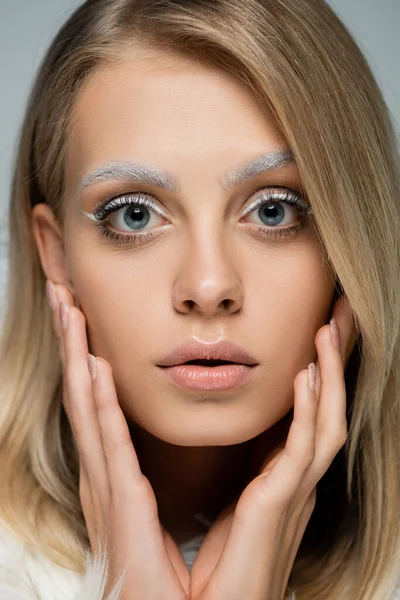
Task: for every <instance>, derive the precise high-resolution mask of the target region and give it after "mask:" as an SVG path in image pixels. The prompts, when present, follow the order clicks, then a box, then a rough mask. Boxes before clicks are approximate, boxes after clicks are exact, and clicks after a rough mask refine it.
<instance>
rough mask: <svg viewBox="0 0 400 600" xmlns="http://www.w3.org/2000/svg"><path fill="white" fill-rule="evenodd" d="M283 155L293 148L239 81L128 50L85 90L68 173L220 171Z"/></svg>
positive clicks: (77, 105) (80, 99)
mask: <svg viewBox="0 0 400 600" xmlns="http://www.w3.org/2000/svg"><path fill="white" fill-rule="evenodd" d="M282 148H287V144H286V143H285V139H284V138H283V136H282V134H281V133H280V131H279V129H278V128H277V127H276V126H275V124H274V122H273V120H272V119H271V117H270V116H269V114H268V112H267V110H266V109H265V108H264V107H261V106H260V105H259V104H258V103H257V101H256V100H255V98H254V96H253V95H252V94H251V92H250V90H248V89H247V88H246V87H245V86H244V85H243V84H241V83H240V82H238V80H237V79H235V78H234V77H233V76H231V75H229V74H227V73H224V72H222V71H220V70H217V69H215V68H212V67H209V66H205V65H200V64H198V63H196V62H194V61H192V60H189V59H187V58H182V57H180V56H166V55H157V54H154V55H150V56H147V55H145V56H141V55H139V56H138V55H136V54H135V53H133V51H132V52H131V53H130V52H128V51H125V52H124V54H123V55H121V56H119V57H118V60H116V61H115V62H111V63H107V64H103V65H101V66H100V67H98V68H97V69H96V70H95V71H94V72H93V73H92V74H91V76H90V77H89V78H88V79H87V81H86V82H85V83H84V85H83V87H82V89H81V90H80V93H79V95H78V97H77V99H76V102H75V105H74V108H73V111H72V118H71V125H70V129H69V136H68V146H67V173H70V174H72V173H73V174H74V176H76V177H79V178H82V177H83V176H84V175H85V174H86V173H87V172H88V171H89V170H94V169H96V168H97V167H99V166H100V165H102V164H105V163H107V162H114V161H116V160H120V161H126V160H136V161H139V162H148V163H151V164H159V165H160V166H163V167H165V168H166V169H167V170H168V169H170V170H171V171H175V172H176V171H177V168H179V165H181V166H184V167H185V169H186V170H187V169H190V168H191V167H192V166H193V168H200V169H201V167H202V165H204V166H206V167H207V168H208V169H210V168H213V167H214V166H215V168H217V169H218V172H220V170H221V169H224V168H226V169H227V168H229V166H230V165H234V164H238V163H240V162H241V160H242V159H243V158H244V159H245V160H246V159H248V158H249V155H250V156H251V155H257V154H262V153H263V152H265V151H268V150H272V149H282Z"/></svg>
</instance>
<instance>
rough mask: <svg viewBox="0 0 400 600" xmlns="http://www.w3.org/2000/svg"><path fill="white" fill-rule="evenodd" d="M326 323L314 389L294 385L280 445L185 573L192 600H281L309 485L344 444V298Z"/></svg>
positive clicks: (347, 344)
mask: <svg viewBox="0 0 400 600" xmlns="http://www.w3.org/2000/svg"><path fill="white" fill-rule="evenodd" d="M332 317H334V318H335V319H336V321H337V324H338V326H339V330H340V351H339V350H337V349H336V348H335V346H334V345H333V343H332V338H331V331H330V325H329V324H328V325H324V326H323V327H321V329H319V331H318V332H317V334H316V337H315V345H316V348H317V352H318V360H317V361H316V387H315V390H312V389H310V387H309V380H308V370H307V369H304V370H302V371H300V372H299V373H298V374H297V376H296V378H295V380H294V389H295V400H294V414H293V420H292V423H291V425H290V429H289V434H288V436H287V439H286V440H285V441H284V442H282V444H281V446H280V447H275V448H274V449H273V451H272V452H270V453H269V455H267V456H266V457H265V459H264V462H263V464H262V466H261V469H260V472H259V474H258V476H257V477H255V478H254V479H253V480H252V481H251V482H250V483H249V485H247V487H246V488H245V489H244V491H243V492H242V494H241V496H240V498H239V500H235V501H233V502H232V503H231V504H230V505H229V506H227V507H226V508H225V509H224V510H223V511H222V513H221V514H220V515H219V517H218V518H217V520H216V521H215V523H214V524H213V525H212V526H211V528H210V530H209V531H208V533H207V535H206V537H205V539H204V542H203V544H202V546H201V548H200V550H199V553H198V555H197V557H196V560H195V562H194V565H193V568H192V572H191V595H190V597H191V600H227V599H229V600H243V599H244V598H246V600H282V599H283V598H284V596H285V591H286V587H287V583H288V579H289V575H290V572H291V570H292V566H293V563H294V560H295V557H296V554H297V551H298V548H299V546H300V542H301V540H302V537H303V535H304V531H305V529H306V526H307V523H308V521H309V519H310V517H311V514H312V512H313V509H314V506H315V501H316V485H317V483H318V481H319V480H320V479H321V477H322V476H323V475H324V473H325V472H326V471H327V469H328V467H329V466H330V464H331V463H332V461H333V459H334V457H335V456H336V454H337V453H338V451H339V450H340V448H342V446H343V445H344V444H345V442H346V440H347V421H346V388H345V380H344V369H345V366H346V364H347V360H348V358H349V356H350V354H351V352H352V350H353V348H354V345H355V342H356V335H355V331H354V325H353V320H352V316H351V312H350V309H349V305H348V300H347V298H346V297H345V296H342V297H341V298H339V300H338V301H337V303H336V304H335V309H334V312H333V315H332Z"/></svg>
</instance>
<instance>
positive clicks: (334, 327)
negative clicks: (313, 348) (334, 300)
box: [330, 319, 340, 352]
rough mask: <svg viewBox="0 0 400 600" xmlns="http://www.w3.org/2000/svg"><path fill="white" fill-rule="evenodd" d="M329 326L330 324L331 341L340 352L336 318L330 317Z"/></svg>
mask: <svg viewBox="0 0 400 600" xmlns="http://www.w3.org/2000/svg"><path fill="white" fill-rule="evenodd" d="M330 326H331V335H332V343H333V345H334V346H335V348H336V350H339V352H340V333H339V327H338V324H337V321H336V319H331V321H330Z"/></svg>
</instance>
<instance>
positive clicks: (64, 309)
mask: <svg viewBox="0 0 400 600" xmlns="http://www.w3.org/2000/svg"><path fill="white" fill-rule="evenodd" d="M59 316H60V323H61V327H62V328H63V329H64V331H65V330H66V329H67V325H68V306H67V305H66V304H64V302H60V309H59Z"/></svg>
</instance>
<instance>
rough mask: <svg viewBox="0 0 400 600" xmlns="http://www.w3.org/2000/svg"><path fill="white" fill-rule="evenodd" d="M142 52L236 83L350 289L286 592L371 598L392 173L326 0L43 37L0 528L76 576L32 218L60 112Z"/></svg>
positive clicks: (49, 184)
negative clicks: (298, 183)
mask: <svg viewBox="0 0 400 600" xmlns="http://www.w3.org/2000/svg"><path fill="white" fill-rule="evenodd" d="M144 42H145V43H146V44H149V47H157V48H161V49H163V50H164V51H165V53H168V52H178V53H180V54H181V55H182V56H186V57H191V58H193V59H194V60H196V61H198V62H200V63H201V62H203V64H207V65H213V66H216V67H218V68H219V69H221V70H223V71H226V72H229V73H230V74H233V75H235V76H236V77H237V78H238V80H240V81H241V82H242V84H243V85H246V86H248V88H249V89H250V90H251V91H252V93H253V94H254V96H255V97H256V98H257V99H258V100H259V101H260V102H261V103H262V105H263V106H265V107H266V108H267V109H268V110H269V112H270V114H272V116H273V118H274V119H275V120H276V123H277V125H278V127H279V128H280V130H281V131H282V133H283V135H284V136H285V138H286V140H287V142H288V144H289V145H290V147H291V150H292V152H293V154H294V156H295V160H296V162H297V165H298V168H299V172H300V176H301V180H302V185H303V188H304V190H305V191H306V193H307V197H308V199H309V201H310V203H311V204H312V207H313V213H314V222H315V234H316V236H317V239H318V241H319V243H320V244H321V251H322V253H323V256H324V257H326V263H327V265H328V267H329V269H330V270H331V272H332V276H333V277H336V279H337V280H338V281H339V282H340V285H341V287H342V289H343V290H344V293H345V294H346V296H347V298H348V300H349V303H350V306H351V310H352V313H353V317H354V322H355V324H356V328H357V344H356V347H355V349H354V350H353V353H352V355H351V357H350V360H349V363H348V365H347V368H346V372H345V379H346V390H347V404H348V410H347V416H348V429H349V436H348V440H347V443H346V445H345V447H344V448H343V449H342V451H340V452H339V454H338V455H337V457H336V458H335V460H334V461H333V463H332V465H331V467H330V468H329V470H328V471H327V473H326V474H325V475H324V477H323V478H322V479H321V481H320V482H319V483H318V487H317V492H318V493H317V502H316V506H315V509H314V512H313V514H312V516H311V519H310V521H309V523H308V525H307V529H306V531H305V534H304V537H303V540H302V542H301V545H300V548H299V551H298V554H297V556H296V559H295V562H294V565H293V569H292V572H291V575H290V579H289V584H290V586H291V588H295V589H296V591H297V598H298V600H317V599H319V600H320V599H321V598H330V599H334V600H337V599H338V598H341V600H345V599H346V600H347V599H349V600H350V599H351V600H369V599H373V600H381V599H382V600H384V599H387V598H388V597H390V594H392V593H393V590H394V588H395V585H396V582H397V580H398V578H399V576H400V476H399V470H400V406H399V402H400V342H399V337H400V336H399V333H400V234H399V223H400V166H399V153H398V146H397V138H396V133H395V130H394V127H393V123H392V122H391V118H390V114H389V111H388V108H387V106H386V104H385V101H384V99H383V97H382V94H381V91H380V89H379V87H378V85H377V83H376V81H375V79H374V77H373V75H372V73H371V70H370V68H369V66H368V64H367V61H366V59H365V57H364V56H363V54H362V52H361V51H360V49H359V47H358V46H357V44H356V43H355V41H354V39H353V38H352V37H351V35H350V34H349V32H348V31H347V29H346V28H345V26H344V24H343V23H342V22H341V20H340V19H339V18H338V17H337V16H336V14H335V13H334V12H333V11H332V9H331V8H330V7H329V6H328V5H327V4H326V3H325V2H324V1H323V0H246V1H243V0H88V1H87V2H85V3H84V4H82V6H80V7H79V8H78V9H77V10H76V11H75V12H74V13H73V15H72V16H71V17H70V18H69V20H68V21H67V22H66V23H65V25H64V26H63V27H62V28H61V30H60V31H59V33H58V34H57V36H56V37H55V39H54V41H53V42H52V44H51V46H50V48H49V50H48V52H47V55H46V56H45V58H44V60H43V63H42V65H41V67H40V69H39V71H38V74H37V76H36V80H35V83H34V86H33V88H32V92H31V95H30V98H29V102H28V106H27V110H26V115H25V118H24V121H23V125H22V128H21V132H20V140H19V146H18V148H17V153H16V159H15V170H14V176H13V185H12V192H11V198H10V207H9V208H10V210H9V231H8V238H9V263H8V288H7V290H6V294H5V302H6V303H5V313H4V314H5V317H4V322H3V326H2V337H1V344H0V382H1V384H0V473H1V494H0V519H1V521H2V522H3V524H4V526H5V527H6V528H8V530H9V531H11V532H12V533H14V535H16V536H18V537H19V538H20V539H22V540H23V541H24V542H25V543H26V544H28V545H29V547H30V548H31V549H33V550H35V551H38V552H42V553H45V554H46V555H47V556H48V557H49V558H50V559H51V560H53V561H54V562H55V563H57V564H59V565H62V566H64V567H67V568H69V569H72V570H74V571H76V572H78V573H81V574H83V570H84V558H85V553H86V552H87V551H88V549H90V543H89V538H88V533H87V529H86V524H85V520H84V517H83V512H82V508H81V505H80V499H79V461H78V454H77V449H76V446H75V443H74V439H73V436H72V433H71V429H70V426H69V422H68V419H67V417H66V414H65V412H64V409H63V404H62V401H61V390H62V381H61V378H62V371H61V363H60V358H59V353H58V345H57V340H56V338H55V334H54V331H53V326H52V316H51V311H50V310H49V308H48V306H47V302H46V296H45V275H44V272H43V270H42V268H41V264H40V261H39V257H38V252H37V249H36V246H35V243H34V239H33V234H32V226H31V211H32V206H34V205H35V204H36V203H37V202H47V203H48V204H49V206H50V207H51V208H52V210H53V211H54V213H55V215H56V217H57V219H58V220H59V222H60V223H61V224H62V222H63V215H64V209H65V198H64V196H63V193H64V188H63V170H64V159H65V153H66V146H67V144H68V128H69V125H70V116H71V109H72V107H73V105H74V100H75V98H76V96H77V94H78V92H79V90H80V87H81V86H82V84H83V82H85V80H86V79H87V78H88V77H89V76H90V74H91V73H92V72H93V71H94V70H95V69H96V67H97V66H98V65H99V64H104V63H105V62H108V63H109V64H110V65H112V63H113V61H115V60H116V59H117V58H118V55H119V53H120V52H121V50H122V49H123V48H126V47H128V46H129V45H132V44H136V43H138V44H142V43H144Z"/></svg>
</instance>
